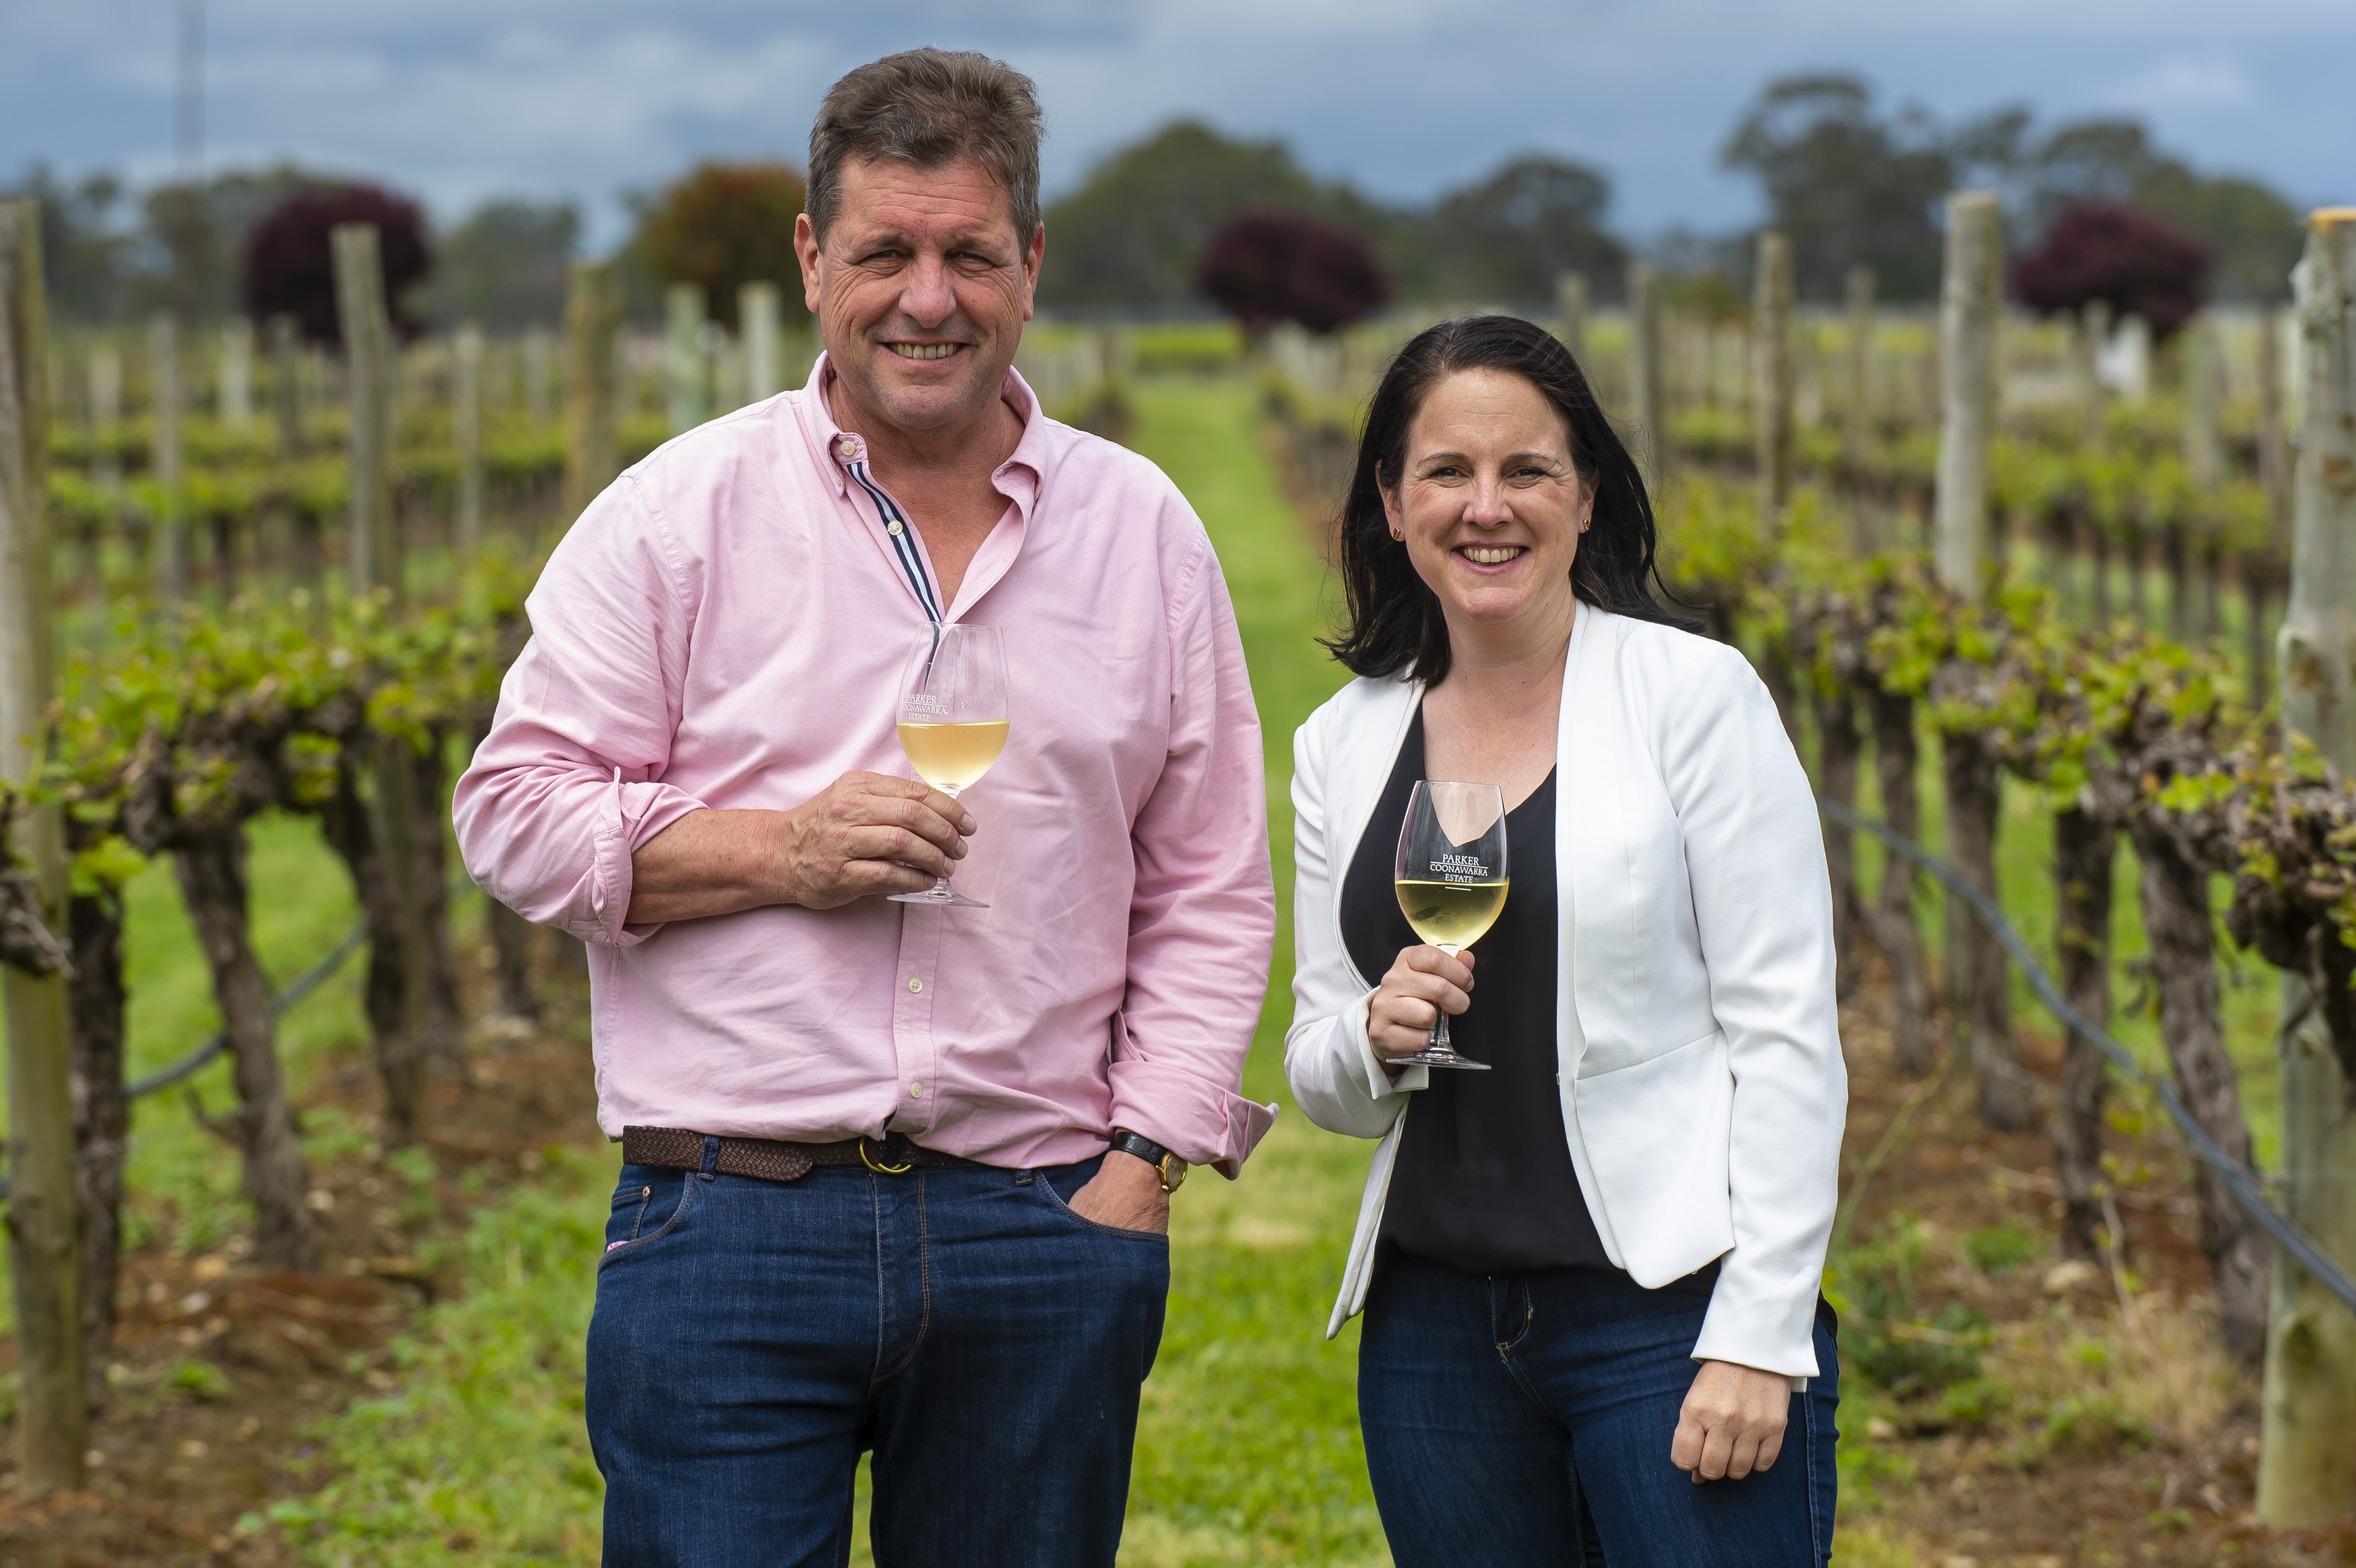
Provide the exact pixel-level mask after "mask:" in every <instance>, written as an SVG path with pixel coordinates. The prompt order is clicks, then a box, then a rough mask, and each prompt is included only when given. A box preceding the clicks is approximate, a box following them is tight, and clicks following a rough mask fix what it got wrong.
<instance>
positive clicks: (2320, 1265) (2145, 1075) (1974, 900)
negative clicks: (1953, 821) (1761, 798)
mask: <svg viewBox="0 0 2356 1568" xmlns="http://www.w3.org/2000/svg"><path fill="white" fill-rule="evenodd" d="M1816 809H1817V810H1819V811H1821V812H1822V813H1824V815H1825V816H1826V820H1828V821H1831V822H1835V823H1837V824H1839V825H1840V826H1841V827H1851V828H1862V829H1863V830H1864V831H1866V832H1868V833H1870V834H1872V835H1873V836H1874V837H1876V838H1879V839H1880V840H1881V841H1882V843H1884V844H1885V845H1887V846H1889V847H1890V849H1891V850H1893V851H1895V852H1896V853H1898V854H1900V855H1903V856H1904V857H1905V858H1906V859H1910V860H1912V861H1913V862H1914V863H1915V864H1916V865H1918V866H1920V867H1922V869H1924V870H1926V871H1928V872H1930V873H1931V875H1932V876H1933V877H1934V878H1936V879H1937V880H1939V882H1940V883H1941V884H1943V885H1944V887H1945V888H1946V889H1947V891H1950V892H1952V893H1956V894H1960V895H1961V896H1962V898H1963V900H1964V901H1965V902H1966V903H1968V904H1970V905H1971V906H1972V910H1973V912H1975V913H1976V914H1977V915H1978V916H1979V917H1980V922H1981V923H1982V924H1984V925H1986V926H1987V929H1988V931H1989V933H1990V934H1992V935H1994V936H1995V938H1996V939H1997V942H1999V943H2000V944H2003V946H2004V950H2005V952H2006V953H2008V954H2009V955H2011V957H2012V961H2013V962H2014V963H2016V964H2018V965H2020V970H2021V973H2022V975H2024V976H2027V978H2028V980H2029V988H2030V989H2032V990H2034V991H2035V992H2036V993H2037V996H2038V999H2039V1000H2040V1001H2042V1002H2043V1003H2044V1004H2045V1006H2046V1009H2047V1010H2048V1011H2050V1012H2051V1013H2052V1015H2053V1016H2054V1017H2055V1018H2057V1019H2061V1023H2062V1025H2063V1027H2065V1028H2067V1029H2069V1030H2070V1031H2071V1032H2072V1034H2075V1035H2078V1036H2080V1037H2082V1038H2083V1039H2085V1040H2089V1041H2091V1042H2092V1043H2093V1044H2094V1048H2095V1049H2096V1050H2098V1051H2101V1052H2102V1053H2103V1054H2104V1056H2107V1057H2109V1058H2110V1059H2111V1061H2112V1064H2113V1065H2114V1066H2115V1067H2116V1068H2117V1069H2118V1070H2119V1072H2122V1073H2124V1074H2125V1075H2126V1077H2128V1078H2129V1079H2131V1080H2133V1081H2134V1082H2136V1083H2140V1084H2142V1085H2143V1086H2144V1087H2145V1088H2147V1089H2148V1090H2150V1091H2151V1092H2152V1093H2154V1094H2155V1095H2157V1096H2158V1100H2159V1103H2160V1104H2161V1105H2162V1106H2164V1107H2165V1108H2166V1109H2167V1111H2168V1115H2169V1120H2171V1121H2173V1122H2174V1123H2175V1124H2176V1127H2177V1131H2179V1133H2181V1134H2182V1135H2183V1136H2184V1142H2185V1144H2186V1146H2187V1147H2189V1148H2190V1150H2191V1152H2192V1157H2194V1158H2195V1159H2198V1160H2199V1161H2201V1164H2203V1165H2205V1166H2207V1167H2209V1168H2210V1169H2211V1170H2213V1171H2215V1172H2216V1173H2217V1175H2218V1177H2219V1179H2221V1180H2222V1181H2223V1182H2224V1184H2225V1190H2226V1191H2227V1192H2229V1193H2231V1194H2232V1195H2233V1201H2234V1202H2235V1203H2236V1204H2238V1205H2240V1207H2241V1209H2242V1211H2243V1212H2244V1213H2245V1214H2247V1215H2249V1217H2250V1218H2251V1219H2252V1220H2253V1221H2255V1222H2256V1224H2257V1226H2258V1228H2259V1229H2260V1230H2262V1231H2264V1232H2265V1233H2266V1234H2267V1235H2269V1236H2272V1237H2273V1238H2274V1239H2275V1241H2276V1243H2277V1244H2278V1245H2280V1246H2281V1247H2282V1249H2283V1250H2284V1251H2285V1252H2286V1253H2289V1254H2290V1255H2291V1256H2292V1257H2293V1258H2295V1259H2296V1260H2297V1263H2298V1265H2299V1266H2300V1267H2301V1268H2303V1269H2305V1270H2307V1272H2308V1273H2309V1274H2311V1275H2314V1276H2315V1277H2316V1279H2317V1280H2318V1281H2319V1283H2320V1284H2321V1285H2323V1286H2324V1288H2325V1289H2327V1290H2329V1291H2330V1292H2331V1294H2332V1295H2334V1296H2338V1297H2339V1298H2340V1302H2341V1303H2342V1304H2343V1305H2345V1306H2346V1307H2348V1308H2349V1310H2351V1312H2356V1280H2351V1279H2350V1278H2349V1277H2348V1274H2347V1271H2346V1270H2344V1269H2342V1268H2341V1267H2340V1265H2339V1264H2336V1263H2334V1262H2333V1261H2332V1260H2331V1259H2330V1258H2329V1257H2328V1256H2326V1255H2325V1253H2324V1252H2323V1249H2322V1247H2321V1246H2319V1244H2317V1243H2316V1240H2315V1238H2314V1237H2312V1236H2310V1235H2308V1233H2307V1232H2306V1230H2305V1229H2304V1228H2303V1227H2302V1226H2301V1225H2300V1224H2299V1223H2298V1222H2297V1221H2295V1220H2293V1219H2291V1218H2290V1217H2289V1216H2288V1215H2286V1214H2285V1213H2283V1212H2282V1211H2280V1210H2278V1209H2276V1207H2275V1206H2274V1205H2273V1204H2271V1203H2269V1202H2267V1201H2266V1198H2265V1186H2264V1179H2263V1178H2262V1177H2260V1176H2259V1175H2258V1173H2257V1172H2256V1171H2254V1170H2252V1169H2251V1168H2249V1167H2248V1166H2246V1165H2244V1164H2243V1163H2242V1162H2241V1161H2240V1160H2238V1159H2235V1158H2233V1156H2231V1155H2229V1154H2227V1153H2226V1152H2225V1151H2224V1150H2223V1149H2222V1148H2220V1147H2218V1146H2217V1140H2216V1139H2215V1138H2212V1137H2211V1136H2209V1132H2208V1129H2207V1128H2205V1127H2203V1126H2202V1125H2201V1124H2200V1123H2199V1122H2198V1121H2196V1120H2194V1119H2193V1115H2192V1113H2191V1112H2190V1111H2189V1110H2187V1109H2186V1108H2185V1104H2184V1101H2183V1098H2182V1097H2181V1096H2180V1095H2179V1094H2178V1093H2177V1092H2176V1085H2175V1084H2174V1083H2172V1082H2170V1081H2169V1079H2167V1078H2164V1077H2162V1076H2160V1075H2159V1074H2158V1073H2155V1072H2149V1071H2147V1069H2146V1068H2145V1067H2144V1065H2143V1063H2141V1062H2139V1061H2136V1059H2135V1057H2134V1056H2133V1055H2132V1054H2130V1053H2129V1052H2128V1051H2127V1049H2126V1047H2125V1046H2123V1045H2121V1044H2120V1043H2119V1042H2118V1041H2117V1040H2113V1039H2112V1038H2111V1036H2110V1033H2109V1031H2108V1030H2106V1029H2103V1028H2102V1027H2101V1026H2100V1025H2098V1024H2096V1023H2095V1022H2094V1020H2093V1019H2090V1018H2088V1017H2086V1015H2085V1014H2083V1013H2082V1012H2080V1011H2079V1010H2078V1009H2077V1008H2073V1007H2072V1006H2071V1005H2070V1002H2069V999H2068V998H2067V997H2063V996H2062V994H2061V987H2059V986H2057V985H2055V984H2054V983H2053V976H2051V975H2049V974H2047V973H2046V971H2045V965H2042V964H2040V962H2038V958H2037V955H2036V953H2035V951H2034V950H2032V949H2031V948H2030V947H2029V942H2028V939H2027V938H2025V937H2023V936H2022V935H2021V934H2020V933H2019V931H2017V930H2015V929H2014V928H2013V924H2012V923H2011V922H2010V921H2008V920H2007V919H2005V917H2004V911H2003V910H2001V909H1999V908H1998V907H1997V901H1996V900H1994V899H1992V898H1990V897H1989V896H1988V895H1987V893H1985V892H1982V891H1980V890H1979V889H1978V888H1976V887H1975V886H1973V885H1972V883H1971V882H1970V881H1969V880H1966V879H1965V876H1964V874H1963V872H1961V871H1960V870H1957V869H1955V868H1954V866H1952V865H1950V864H1948V863H1947V862H1946V861H1945V860H1943V859H1940V858H1939V857H1938V856H1936V855H1933V854H1932V853H1931V851H1929V850H1928V849H1925V848H1922V846H1921V845H1920V844H1917V843H1915V842H1914V841H1913V840H1912V839H1911V838H1909V837H1906V836H1905V835H1904V834H1902V833H1901V832H1899V831H1898V830H1897V829H1896V828H1894V827H1890V824H1888V823H1887V822H1884V821H1882V820H1881V819H1880V818H1879V817H1878V816H1867V815H1865V813H1863V812H1861V811H1858V810H1855V809H1853V808H1851V807H1849V806H1846V805H1841V804H1840V803H1839V802H1837V801H1830V800H1826V799H1824V798H1823V797H1822V796H1818V797H1817V800H1816Z"/></svg>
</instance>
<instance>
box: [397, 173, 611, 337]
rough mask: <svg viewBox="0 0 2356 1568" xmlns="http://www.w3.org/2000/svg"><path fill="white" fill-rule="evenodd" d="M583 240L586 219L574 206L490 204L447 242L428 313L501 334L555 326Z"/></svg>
mask: <svg viewBox="0 0 2356 1568" xmlns="http://www.w3.org/2000/svg"><path fill="white" fill-rule="evenodd" d="M580 242H581V213H580V211H579V209H578V208H575V207H574V206H573V204H572V203H571V202H569V201H550V202H535V201H526V200H521V199H518V198H514V197H509V198H504V199H499V200H494V201H487V202H485V203H484V204H483V205H482V206H480V207H478V208H476V209H475V210H474V211H473V212H472V213H471V214H469V215H468V217H467V218H466V221H465V222H463V223H461V224H459V225H458V226H457V227H456V228H455V229H452V230H450V232H449V233H448V234H447V235H446V236H445V237H444V239H443V240H442V245H441V250H440V252H439V254H438V255H437V256H436V258H435V264H434V280H433V283H431V284H430V285H429V291H428V298H427V308H428V310H429V312H430V313H431V314H432V315H434V318H435V319H437V320H439V321H441V322H444V323H453V322H460V321H475V322H479V323H481V324H482V325H484V326H486V327H487V328H489V329H491V330H492V331H495V332H511V331H514V330H516V329H517V328H519V327H526V326H553V325H556V324H557V322H558V321H560V320H561V319H562V317H563V315H564V289H565V279H566V273H565V269H566V266H567V264H568V263H569V262H571V261H572V260H573V252H574V251H576V250H578V249H579V247H580Z"/></svg>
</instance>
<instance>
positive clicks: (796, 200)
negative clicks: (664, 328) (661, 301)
mask: <svg viewBox="0 0 2356 1568" xmlns="http://www.w3.org/2000/svg"><path fill="white" fill-rule="evenodd" d="M808 196H809V187H807V185H806V184H805V183H804V181H803V179H802V175H801V171H800V170H799V169H797V168H795V167H793V166H792V165H789V164H779V163H757V164H711V163H707V164H698V165H696V166H695V167H694V168H693V169H691V170H690V171H688V173H687V174H686V175H684V176H681V177H680V179H679V180H678V181H677V182H675V183H674V184H672V185H671V186H669V187H667V188H666V189H665V190H664V191H663V192H662V194H661V195H660V196H659V197H656V198H655V199H654V201H653V202H652V203H651V204H649V205H648V207H647V208H645V209H644V210H643V211H642V212H641V213H640V214H639V218H638V234H637V247H638V251H639V253H640V255H641V256H642V257H643V259H644V260H645V262H646V265H647V267H648V269H649V270H650V271H652V272H653V273H654V275H655V276H656V277H658V278H659V279H660V280H662V281H663V282H664V283H693V284H694V285H696V287H698V288H700V289H701V290H702V291H703V298H704V304H705V305H706V307H707V308H708V309H709V310H710V312H711V314H712V317H713V318H714V319H715V320H717V321H719V322H720V323H722V324H723V325H725V326H727V327H729V328H731V329H732V330H733V329H734V327H735V326H736V325H737V323H736V301H737V292H738V291H739V290H740V289H742V288H743V287H744V285H745V284H746V283H776V285H777V286H778V287H780V288H782V289H784V290H785V291H786V294H787V298H788V299H793V300H797V301H798V300H799V299H800V297H801V290H800V286H799V285H800V283H801V263H800V262H799V261H796V260H795V258H794V219H796V218H798V217H799V216H801V210H802V203H803V202H804V200H806V199H807V198H808Z"/></svg>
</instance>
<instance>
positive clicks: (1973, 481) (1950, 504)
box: [1932, 190, 2004, 604]
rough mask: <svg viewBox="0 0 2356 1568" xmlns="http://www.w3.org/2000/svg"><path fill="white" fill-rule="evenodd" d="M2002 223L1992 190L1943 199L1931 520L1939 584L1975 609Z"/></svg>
mask: <svg viewBox="0 0 2356 1568" xmlns="http://www.w3.org/2000/svg"><path fill="white" fill-rule="evenodd" d="M2002 224H2003V211H2002V208H1999V207H1998V206H1997V198H1996V195H1995V193H1994V192H1992V191H1985V190H1963V191H1957V192H1956V193H1955V194H1954V195H1953V196H1951V197H1948V198H1947V262H1946V272H1945V276H1944V279H1943V280H1942V282H1941V284H1940V290H1939V361H1940V377H1939V380H1940V389H1939V390H1940V402H1941V405H1942V407H1941V409H1940V423H1939V476H1938V489H1937V491H1936V493H1935V496H1936V498H1935V500H1934V501H1933V511H1932V517H1933V536H1934V538H1935V539H1937V541H1938V567H1939V581H1942V582H1944V583H1945V584H1946V586H1947V587H1948V589H1949V590H1950V591H1951V592H1954V593H1955V594H1957V595H1958V596H1960V597H1961V598H1963V599H1964V600H1965V602H1966V603H1975V604H1976V603H1979V601H1980V600H1981V598H1982V597H1984V596H1985V595H1986V593H1987V569H1986V565H1987V548H1988V539H1987V534H1988V484H1987V458H1988V436H1989V433H1990V432H1989V427H1990V426H1991V425H1992V424H1993V423H1994V422H1995V413H1996V335H1997V320H1998V311H1999V309H2000V299H1999V295H1998V292H1997V283H1998V278H1999V275H2000V269H2001V268H2002V266H2003V264H2004V232H2003V227H2002Z"/></svg>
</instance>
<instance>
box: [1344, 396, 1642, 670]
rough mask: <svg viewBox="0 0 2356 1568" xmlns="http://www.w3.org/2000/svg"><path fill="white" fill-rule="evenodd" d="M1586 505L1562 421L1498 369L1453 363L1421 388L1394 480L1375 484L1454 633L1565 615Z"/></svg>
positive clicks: (1589, 504)
mask: <svg viewBox="0 0 2356 1568" xmlns="http://www.w3.org/2000/svg"><path fill="white" fill-rule="evenodd" d="M1594 507H1595V497H1594V495H1593V493H1592V492H1591V491H1590V490H1589V488H1588V487H1587V486H1586V485H1584V484H1582V483H1581V482H1580V477H1579V472H1578V470H1577V468H1576V467H1575V466H1574V465H1573V464H1572V463H1571V447H1570V427H1569V424H1567V423H1566V422H1565V421H1564V420H1563V418H1562V416H1561V415H1560V414H1558V413H1557V412H1556V411H1555V408H1554V405H1553V404H1552V403H1550V402H1548V401H1547V399H1546V397H1545V395H1544V394H1543V393H1541V392H1540V391H1539V390H1538V389H1537V387H1535V386H1533V385H1532V384H1531V383H1530V382H1528V381H1527V380H1525V379H1523V378H1521V377H1519V376H1516V375H1513V374H1511V373H1509V372H1505V371H1496V370H1462V371H1458V372H1457V373H1456V374H1454V375H1451V376H1450V377H1448V378H1447V379H1445V380H1442V381H1441V382H1440V383H1439V384H1438V385H1437V386H1435V387H1433V388H1432V389H1431V390H1430V392H1429V393H1428V394H1426V395H1425V397H1424V400H1423V406H1422V407H1421V408H1420V409H1419V410H1417V411H1416V415H1415V419H1414V420H1413V421H1412V422H1410V423H1409V424H1408V432H1407V453H1406V458H1405V461H1404V463H1403V464H1401V466H1400V472H1399V477H1398V485H1397V487H1396V488H1386V489H1385V490H1384V492H1383V509H1384V511H1385V512H1386V513H1387V515H1388V517H1389V520H1390V527H1391V533H1392V535H1393V536H1394V537H1395V538H1396V537H1400V536H1404V539H1405V544H1406V549H1407V552H1408V560H1411V561H1412V562H1413V563H1414V565H1415V570H1416V575H1418V576H1419V577H1420V578H1422V579H1423V581H1424V582H1425V584H1426V585H1427V586H1428V587H1430V590H1431V591H1432V592H1433V593H1435V594H1437V595H1438V596H1439V598H1440V608H1441V609H1442V611H1444V612H1445V613H1446V614H1447V616H1448V621H1449V624H1450V626H1451V629H1455V628H1462V627H1463V626H1464V625H1465V624H1467V623H1475V624H1493V625H1494V624H1500V623H1503V622H1508V621H1514V620H1517V619H1519V618H1520V617H1521V616H1523V615H1525V614H1528V613H1532V612H1533V611H1536V612H1538V613H1542V614H1543V613H1566V614H1567V613H1568V612H1569V608H1570V607H1569V603H1568V601H1569V599H1570V597H1571V590H1570V565H1571V561H1572V560H1574V559H1576V558H1577V556H1578V554H1579V536H1580V530H1581V529H1582V528H1585V527H1586V524H1587V520H1588V518H1589V517H1590V515H1591V514H1592V513H1593V511H1594Z"/></svg>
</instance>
